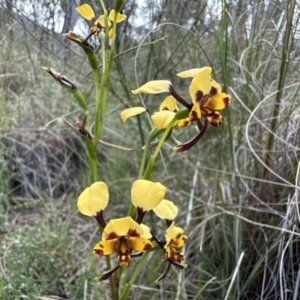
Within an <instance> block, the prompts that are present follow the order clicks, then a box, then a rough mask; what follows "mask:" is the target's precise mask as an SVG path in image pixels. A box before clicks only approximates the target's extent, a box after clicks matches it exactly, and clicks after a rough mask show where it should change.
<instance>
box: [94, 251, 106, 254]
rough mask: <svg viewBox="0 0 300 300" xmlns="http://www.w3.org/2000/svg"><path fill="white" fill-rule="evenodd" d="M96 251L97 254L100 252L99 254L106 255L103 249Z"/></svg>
mask: <svg viewBox="0 0 300 300" xmlns="http://www.w3.org/2000/svg"><path fill="white" fill-rule="evenodd" d="M94 253H95V254H98V255H104V254H103V253H104V252H103V250H94Z"/></svg>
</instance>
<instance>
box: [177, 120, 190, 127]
mask: <svg viewBox="0 0 300 300" xmlns="http://www.w3.org/2000/svg"><path fill="white" fill-rule="evenodd" d="M188 125H190V119H189V118H185V119H181V120H178V121H177V122H176V124H175V126H174V127H184V126H188Z"/></svg>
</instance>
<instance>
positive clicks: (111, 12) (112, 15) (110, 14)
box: [108, 9, 127, 23]
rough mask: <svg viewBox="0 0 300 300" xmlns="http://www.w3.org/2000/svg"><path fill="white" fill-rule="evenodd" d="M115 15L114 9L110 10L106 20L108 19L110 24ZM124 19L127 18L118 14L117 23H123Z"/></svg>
mask: <svg viewBox="0 0 300 300" xmlns="http://www.w3.org/2000/svg"><path fill="white" fill-rule="evenodd" d="M115 13H116V12H115V10H114V9H112V10H111V11H110V13H109V16H108V18H109V19H110V20H111V21H112V22H113V21H114V18H115ZM126 18H127V16H126V15H122V14H120V13H118V17H117V23H120V22H122V21H124V20H125V19H126Z"/></svg>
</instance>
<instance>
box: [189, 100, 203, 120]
mask: <svg viewBox="0 0 300 300" xmlns="http://www.w3.org/2000/svg"><path fill="white" fill-rule="evenodd" d="M201 116H202V114H201V108H200V102H196V103H195V104H194V105H193V107H192V109H191V112H190V115H189V118H190V120H191V121H195V120H198V119H200V118H201Z"/></svg>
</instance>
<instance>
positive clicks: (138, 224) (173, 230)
mask: <svg viewBox="0 0 300 300" xmlns="http://www.w3.org/2000/svg"><path fill="white" fill-rule="evenodd" d="M166 191H167V189H166V187H165V186H163V185H162V184H161V183H159V182H152V181H149V180H144V179H138V180H136V181H134V182H133V184H132V188H131V200H132V204H133V205H134V207H135V208H136V217H135V219H133V218H132V217H131V216H127V217H123V218H119V219H112V220H110V221H109V222H108V223H107V224H106V222H105V219H104V215H103V211H104V210H105V208H106V206H107V204H108V200H109V192H108V187H107V185H106V184H105V183H104V182H102V181H98V182H95V183H93V184H92V185H91V186H90V187H88V188H86V189H85V190H84V191H83V192H82V193H81V194H80V196H79V198H78V202H77V207H78V210H79V211H80V212H81V213H82V214H84V215H87V216H93V217H94V218H95V219H96V220H97V222H98V223H99V225H100V226H101V227H102V228H103V233H102V240H101V241H100V242H99V243H97V244H96V245H95V247H94V253H95V254H98V255H100V256H103V255H111V254H113V253H117V266H116V267H115V268H113V269H112V270H109V271H108V272H107V273H105V274H102V275H101V276H100V277H98V279H99V280H104V279H106V278H108V277H109V276H110V275H111V274H112V273H113V272H114V271H116V270H117V268H118V267H120V266H123V265H125V266H128V265H129V264H130V261H131V257H132V251H135V252H143V251H147V250H149V249H151V248H153V247H154V245H153V243H152V242H151V241H150V239H152V238H153V239H154V241H155V242H156V243H157V244H158V246H160V247H161V248H162V249H163V251H164V258H163V260H168V261H169V262H170V263H171V264H173V265H175V266H178V265H179V264H178V263H176V262H179V263H180V262H181V261H182V260H183V259H184V254H183V253H181V252H179V251H178V249H179V248H180V247H182V246H183V245H184V243H185V242H186V240H187V237H186V236H184V235H183V229H182V228H180V227H176V226H175V225H174V222H173V219H174V218H175V217H176V215H177V213H178V208H177V207H176V206H175V205H174V203H173V202H172V201H169V200H166V199H164V197H165V194H166ZM150 210H153V211H154V213H155V214H156V215H157V216H158V217H160V218H162V219H164V220H165V221H166V224H167V225H168V228H167V230H166V232H165V240H166V242H165V243H164V244H162V243H161V242H159V240H158V239H157V238H156V237H155V236H154V233H153V231H152V230H151V229H150V228H149V227H147V226H146V225H144V224H142V220H143V217H144V215H145V214H146V213H147V212H148V211H150ZM180 266H181V265H179V267H180Z"/></svg>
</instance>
